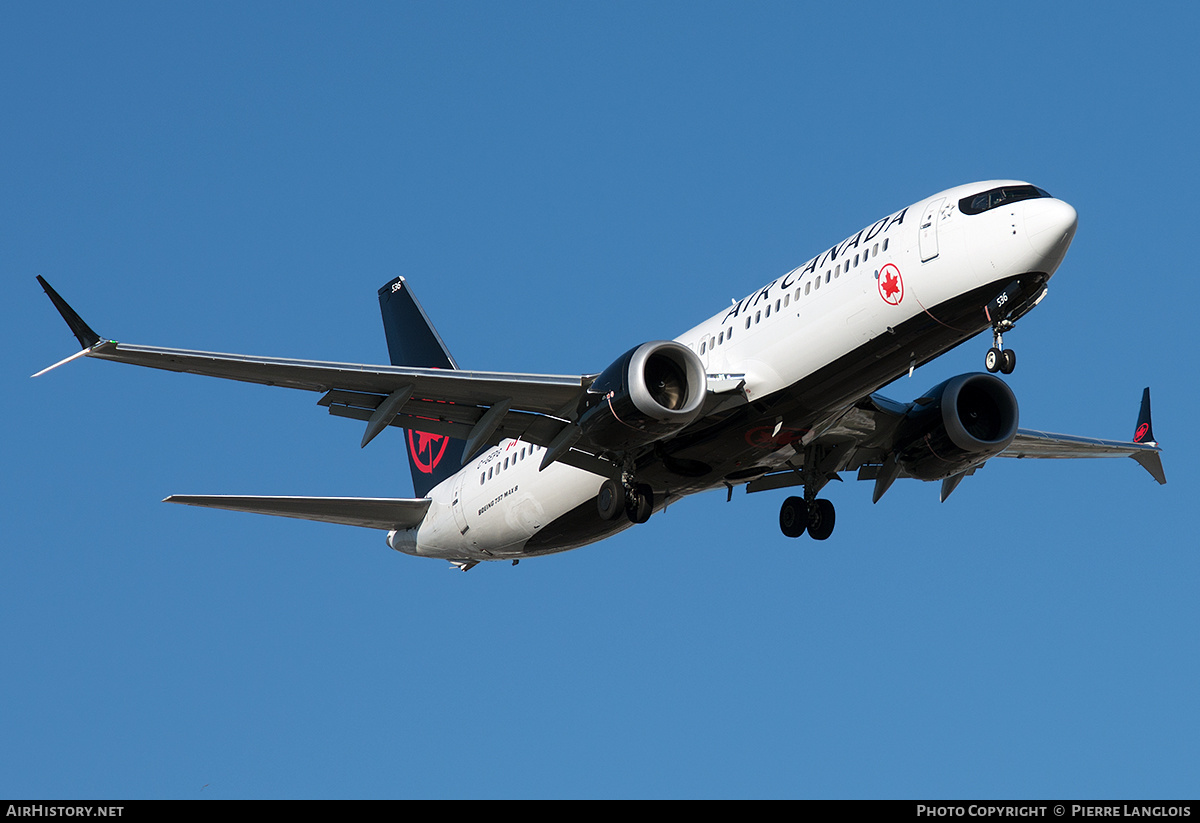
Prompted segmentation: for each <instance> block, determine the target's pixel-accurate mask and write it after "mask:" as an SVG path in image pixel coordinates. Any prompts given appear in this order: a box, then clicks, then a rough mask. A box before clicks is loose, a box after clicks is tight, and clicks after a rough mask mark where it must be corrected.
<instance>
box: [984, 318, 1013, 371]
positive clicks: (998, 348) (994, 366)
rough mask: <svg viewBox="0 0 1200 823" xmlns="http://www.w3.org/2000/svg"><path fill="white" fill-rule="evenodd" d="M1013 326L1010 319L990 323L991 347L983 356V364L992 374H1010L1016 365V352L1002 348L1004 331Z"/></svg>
mask: <svg viewBox="0 0 1200 823" xmlns="http://www.w3.org/2000/svg"><path fill="white" fill-rule="evenodd" d="M1012 327H1013V323H1012V321H1011V320H1001V321H999V322H997V323H994V324H992V347H991V348H990V349H988V352H987V354H986V355H985V356H984V358H983V364H984V365H985V366H986V367H987V370H988V371H990V372H991V373H992V374H995V373H996V372H1001V373H1002V374H1012V373H1013V369H1015V368H1016V367H1017V353H1016V352H1015V351H1013V350H1012V349H1006V348H1004V332H1006V331H1008V330H1009V329H1011V328H1012Z"/></svg>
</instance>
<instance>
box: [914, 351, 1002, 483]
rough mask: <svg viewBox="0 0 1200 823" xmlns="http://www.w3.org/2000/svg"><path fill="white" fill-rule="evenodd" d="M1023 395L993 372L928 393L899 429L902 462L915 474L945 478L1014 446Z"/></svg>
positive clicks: (950, 382)
mask: <svg viewBox="0 0 1200 823" xmlns="http://www.w3.org/2000/svg"><path fill="white" fill-rule="evenodd" d="M1017 418H1018V414H1017V398H1016V396H1015V395H1014V394H1013V392H1012V389H1010V388H1009V387H1008V384H1007V383H1005V382H1004V381H1003V380H1001V379H1000V378H999V377H996V376H994V375H991V374H960V375H959V376H958V377H952V378H950V379H949V380H947V381H946V382H945V383H942V384H941V385H939V386H935V387H934V388H932V389H930V390H929V391H927V392H926V393H925V394H924V396H922V397H921V398H920V399H918V400H917V401H916V402H915V403H914V404H913V405H912V408H911V409H910V410H909V412H908V414H907V415H906V417H905V419H904V422H903V423H901V424H900V428H899V429H898V430H897V436H896V442H897V443H899V444H901V445H900V446H899V447H898V448H897V449H896V459H897V462H899V464H900V465H901V466H902V467H903V468H904V470H905V472H907V473H908V474H909V475H910V476H912V477H916V478H919V479H921V480H942V479H944V478H946V477H951V476H953V475H956V474H959V473H961V472H963V471H966V470H967V469H969V468H971V467H973V466H978V465H979V464H980V463H982V462H984V461H985V460H987V459H989V458H991V457H995V456H996V455H997V454H999V453H1000V452H1002V451H1004V450H1005V449H1006V448H1008V444H1009V443H1011V442H1012V441H1013V438H1014V437H1016V435H1017Z"/></svg>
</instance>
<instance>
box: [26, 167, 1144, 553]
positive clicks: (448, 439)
mask: <svg viewBox="0 0 1200 823" xmlns="http://www.w3.org/2000/svg"><path fill="white" fill-rule="evenodd" d="M1075 226H1076V214H1075V209H1073V208H1072V207H1071V206H1070V205H1068V204H1067V203H1064V202H1063V201H1061V200H1058V199H1056V198H1054V197H1052V196H1050V195H1049V194H1048V193H1047V192H1045V191H1043V190H1042V189H1039V188H1037V187H1036V186H1032V185H1029V184H1028V183H1023V182H1019V181H1009V180H993V181H987V182H982V183H972V184H969V185H965V186H959V187H957V188H953V189H949V190H947V191H943V192H940V193H938V194H935V195H933V196H932V197H929V198H926V199H924V200H922V201H920V202H918V203H915V204H913V205H911V206H908V207H907V208H904V209H901V210H900V211H897V212H895V213H893V214H889V215H888V216H887V217H884V218H882V219H880V220H877V221H876V222H874V223H872V224H871V225H870V226H868V227H866V228H864V229H862V230H861V231H859V232H857V233H855V234H852V235H851V236H850V237H848V238H846V239H845V240H843V241H841V242H840V243H838V244H836V245H834V246H832V247H830V248H829V249H828V250H826V251H823V252H821V253H820V254H818V255H817V256H816V257H813V258H812V259H811V260H809V261H808V262H806V263H804V264H803V265H801V266H798V267H797V268H795V269H793V270H792V271H790V272H788V273H787V274H785V275H783V276H782V277H777V278H776V279H774V280H772V281H771V282H770V283H768V284H767V285H765V286H763V287H762V288H760V289H756V290H755V291H753V292H751V293H750V294H749V295H747V296H746V297H744V298H742V299H741V300H739V301H737V302H735V303H733V304H732V305H731V306H729V307H728V308H725V309H722V310H721V311H719V312H717V313H716V314H714V315H713V316H712V317H710V318H709V319H708V320H705V321H704V322H703V323H701V324H700V325H698V326H696V327H695V328H693V329H691V330H689V331H687V332H684V333H683V334H681V335H679V336H678V337H676V338H675V339H674V340H656V341H651V342H648V343H642V344H641V345H638V346H635V347H634V348H632V349H630V350H629V351H627V352H626V353H625V354H623V355H621V356H620V357H618V358H617V359H616V360H615V361H614V362H613V363H612V365H610V366H609V367H608V368H606V369H604V370H603V371H602V372H600V373H598V374H586V375H567V376H561V375H541V374H515V373H506V372H472V371H463V370H461V369H459V367H458V365H457V364H456V363H455V362H454V359H453V358H452V357H451V356H450V353H449V352H448V350H447V349H446V346H445V344H444V343H443V342H442V339H441V337H440V336H439V335H438V334H437V332H436V331H435V330H434V328H433V326H432V324H431V323H430V322H429V319H428V317H427V316H426V315H425V312H424V311H423V310H422V308H421V306H420V304H419V303H418V302H417V301H416V298H415V297H414V296H413V295H412V292H411V290H410V288H409V286H408V284H407V283H406V282H405V280H404V279H403V278H399V277H398V278H396V279H395V280H393V281H391V282H390V283H388V284H387V285H385V286H384V287H383V288H382V289H380V290H379V300H380V306H381V309H382V313H383V321H384V329H385V332H386V336H387V342H388V349H389V354H390V357H391V361H392V363H393V365H391V366H364V365H353V364H345V363H326V362H317V361H308V360H289V359H283V358H275V357H251V356H245V355H231V354H217V353H212V352H198V351H185V350H181V349H164V348H155V347H151V346H132V345H126V344H123V343H118V342H117V341H115V340H102V339H101V338H100V337H99V336H98V335H97V334H96V333H95V332H94V331H92V329H91V328H90V327H89V326H88V325H87V323H85V322H84V321H83V320H82V319H81V318H80V316H79V315H78V314H77V313H76V312H75V311H74V310H73V309H72V308H71V307H70V306H69V305H67V303H66V302H65V301H64V300H63V299H62V298H61V297H60V296H59V295H58V294H57V293H56V292H55V291H54V290H53V289H52V288H51V287H50V286H49V284H47V283H46V281H45V280H43V279H42V278H41V277H39V278H38V280H39V281H40V282H41V284H42V286H43V288H44V289H45V291H46V293H47V294H48V295H49V297H50V299H51V300H52V301H53V303H54V305H55V307H56V308H57V309H58V311H59V312H60V313H61V314H62V316H63V318H64V319H65V320H66V321H67V324H68V325H69V326H70V328H71V331H72V332H74V334H75V337H76V338H77V339H78V340H79V343H80V345H81V346H82V347H83V349H82V350H81V351H79V352H77V353H76V354H74V355H72V356H71V357H69V358H67V359H66V360H63V361H61V362H60V363H58V364H55V365H56V366H57V365H61V364H62V363H66V362H68V361H69V360H73V359H75V358H76V357H80V356H87V357H96V358H100V359H103V360H116V361H119V362H123V363H133V364H135V365H139V366H150V367H153V368H158V369H166V370H169V371H179V372H190V373H193V374H204V375H209V376H212V377H224V378H229V379H233V380H242V381H247V382H251V383H264V384H268V385H273V386H284V387H287V388H293V389H307V390H309V391H315V392H320V393H321V399H320V401H319V403H320V404H321V405H323V406H326V407H327V408H328V409H329V412H330V414H333V415H336V416H339V417H349V418H354V419H357V420H362V421H365V422H366V431H365V433H364V434H363V438H362V445H363V446H364V447H365V446H366V445H367V443H369V442H371V440H372V439H374V438H375V436H376V435H378V434H379V433H381V432H382V431H383V430H384V429H386V428H388V427H389V426H394V427H397V428H400V429H404V430H406V431H407V437H406V440H407V443H408V453H409V460H410V463H411V468H412V475H413V485H414V490H415V492H416V494H417V495H418V496H417V497H416V498H413V499H397V498H349V497H337V498H329V497H258V496H254V497H235V496H213V495H173V496H171V497H168V498H167V501H168V502H172V503H186V504H189V505H194V506H208V507H212V508H220V509H232V510H236V511H247V512H257V513H260V514H273V515H280V516H283V517H298V518H304V519H308V520H320V521H326V522H331V523H342V524H347V525H352V526H362V527H366V528H373V529H381V530H383V531H386V532H387V543H388V545H389V546H390V547H392V548H393V549H396V550H397V551H401V552H404V553H406V554H412V555H416V556H419V557H436V558H442V559H445V560H449V561H450V562H451V563H452V564H454V565H455V566H457V567H459V568H461V569H463V570H466V569H469V568H471V567H472V566H474V565H476V564H477V563H478V562H480V561H482V560H511V561H513V562H514V563H516V562H517V561H518V560H521V559H524V558H527V557H533V556H537V555H542V554H549V553H552V552H560V551H566V550H567V549H573V548H577V547H579V546H583V545H586V544H588V543H593V542H595V541H597V540H601V539H603V538H605V537H608V536H609V535H611V534H614V533H615V532H618V531H620V530H622V529H625V528H628V527H629V526H631V525H632V524H635V523H643V522H645V521H646V520H647V519H648V518H649V517H650V516H651V514H652V513H653V512H654V511H656V510H658V509H661V508H664V507H665V506H666V505H667V504H668V503H671V502H673V501H675V500H678V499H679V498H682V497H684V496H686V495H689V494H694V493H696V492H702V491H707V490H710V489H722V488H724V489H727V490H728V494H729V495H732V494H733V489H734V487H735V486H741V485H744V486H746V489H747V491H749V492H759V491H766V490H769V489H782V488H787V487H802V489H803V491H802V494H801V495H799V496H792V497H788V498H787V499H786V500H785V501H784V502H783V505H782V507H781V509H780V512H779V525H780V528H781V530H782V531H783V533H784V534H785V535H787V536H788V537H799V536H800V535H802V534H804V533H805V532H806V531H807V532H808V534H809V535H810V536H812V537H814V538H816V539H818V540H824V539H826V538H828V537H829V536H830V534H831V533H832V531H833V526H834V508H833V505H832V504H831V503H830V502H829V501H828V500H825V499H820V498H818V497H817V495H818V494H819V493H820V491H821V489H822V487H823V486H824V485H825V484H826V483H828V482H829V481H830V480H832V479H838V478H839V475H840V474H841V473H843V472H856V473H857V476H858V479H860V480H873V481H874V495H873V497H874V500H876V501H878V500H879V498H880V497H882V496H883V494H884V493H885V492H887V490H888V488H889V487H890V486H891V485H892V483H893V482H894V481H895V480H896V479H897V478H902V477H911V478H916V479H918V480H926V481H935V480H936V481H940V482H941V498H942V499H943V500H944V499H945V498H946V497H947V496H948V495H949V494H950V493H951V492H953V491H954V489H955V488H956V487H957V486H958V484H959V483H960V482H962V480H963V478H965V477H967V476H969V475H971V474H973V473H974V471H975V470H976V469H977V468H979V467H980V466H981V465H983V463H984V462H986V461H987V460H989V459H991V458H993V457H1044V458H1066V457H1132V458H1133V459H1134V460H1136V461H1137V462H1138V463H1139V464H1141V465H1142V466H1143V467H1144V468H1145V469H1146V470H1147V471H1148V472H1149V473H1150V474H1151V475H1152V476H1153V477H1154V479H1155V480H1157V481H1158V482H1159V483H1165V482H1166V477H1165V475H1164V473H1163V468H1162V462H1161V460H1160V456H1159V455H1160V450H1159V448H1158V445H1157V443H1156V442H1155V440H1154V435H1153V432H1152V430H1151V422H1150V390H1149V389H1147V390H1146V391H1145V393H1144V394H1143V396H1142V406H1141V413H1140V416H1139V418H1138V421H1137V428H1136V431H1135V433H1134V436H1133V440H1132V441H1129V442H1125V441H1110V440H1096V439H1093V438H1087V437H1076V436H1068V435H1060V434H1048V433H1045V432H1040V431H1032V430H1029V429H1022V428H1018V423H1017V401H1016V398H1015V397H1014V395H1013V392H1012V390H1011V389H1010V388H1009V387H1008V385H1007V384H1006V383H1005V382H1004V381H1003V380H1002V379H1001V378H1000V377H998V376H996V372H1000V373H1003V374H1009V373H1011V372H1012V370H1013V369H1014V368H1015V366H1016V356H1015V354H1014V352H1013V350H1012V349H1011V348H1006V347H1005V346H1004V338H1003V335H1004V334H1005V333H1007V332H1008V331H1009V330H1010V329H1012V328H1013V324H1014V323H1015V322H1016V321H1017V320H1018V319H1020V318H1021V317H1022V316H1024V315H1025V314H1026V313H1027V312H1029V311H1030V310H1031V309H1033V308H1034V307H1035V306H1036V305H1037V304H1038V303H1039V302H1040V301H1041V300H1042V298H1043V297H1045V295H1046V284H1047V282H1048V281H1049V280H1050V278H1051V276H1053V274H1054V272H1055V271H1056V270H1057V269H1058V267H1059V264H1060V263H1062V261H1063V257H1064V256H1065V255H1066V252H1067V247H1068V246H1069V245H1070V244H1071V239H1072V238H1073V237H1074V235H1075ZM989 329H990V330H991V333H992V347H991V348H990V349H989V350H988V351H987V354H986V357H985V365H986V367H987V370H988V372H990V373H976V374H963V375H959V376H958V377H952V378H950V379H949V380H947V381H945V382H944V383H941V384H939V385H937V386H935V387H933V388H931V389H929V390H928V391H927V392H925V393H924V394H922V395H921V396H920V397H918V398H916V399H915V400H913V401H912V402H910V403H898V402H896V401H893V400H889V399H887V398H885V397H882V396H880V395H878V394H875V393H874V392H875V391H876V390H878V389H879V388H880V387H881V386H883V385H885V384H887V383H889V382H890V381H892V380H895V379H896V378H897V377H900V376H901V375H903V374H905V373H906V372H907V373H911V371H912V369H914V368H915V367H917V366H920V365H922V364H923V363H926V362H928V361H929V360H932V359H933V358H935V357H937V356H938V355H940V354H942V353H943V352H946V351H948V350H949V349H951V348H954V347H955V346H957V345H959V344H960V343H963V342H965V341H967V340H970V339H971V338H973V337H975V336H976V335H978V334H980V333H981V332H984V331H987V330H989ZM50 368H54V366H51V367H50ZM49 370H50V369H46V370H44V371H43V372H39V374H44V373H45V371H49ZM35 376H37V375H35Z"/></svg>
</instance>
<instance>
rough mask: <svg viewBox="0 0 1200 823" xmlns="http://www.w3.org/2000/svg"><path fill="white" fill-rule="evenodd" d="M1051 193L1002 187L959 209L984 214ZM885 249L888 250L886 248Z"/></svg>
mask: <svg viewBox="0 0 1200 823" xmlns="http://www.w3.org/2000/svg"><path fill="white" fill-rule="evenodd" d="M1050 196H1051V194H1050V192H1048V191H1046V190H1045V189H1039V188H1038V187H1037V186H1001V187H1000V188H998V189H992V190H991V191H985V192H983V193H982V194H973V195H971V196H970V197H964V198H963V199H962V200H959V201H958V208H959V210H960V211H962V213H963V214H982V213H983V212H985V211H988V210H990V209H995V208H999V207H1000V206H1006V205H1008V204H1009V203H1017V202H1020V201H1021V200H1035V199H1037V198H1039V197H1050ZM884 248H887V247H886V246H884Z"/></svg>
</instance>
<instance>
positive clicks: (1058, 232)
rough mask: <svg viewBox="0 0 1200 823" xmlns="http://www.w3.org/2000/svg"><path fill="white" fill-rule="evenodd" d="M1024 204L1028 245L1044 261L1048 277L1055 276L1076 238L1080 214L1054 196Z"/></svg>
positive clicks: (1042, 262)
mask: <svg viewBox="0 0 1200 823" xmlns="http://www.w3.org/2000/svg"><path fill="white" fill-rule="evenodd" d="M1023 205H1024V206H1025V235H1026V237H1028V238H1029V244H1030V245H1031V246H1033V251H1034V253H1035V254H1036V255H1037V256H1038V257H1039V258H1041V264H1040V266H1041V268H1042V269H1043V270H1045V271H1046V272H1047V273H1048V274H1054V271H1055V270H1056V269H1057V268H1058V267H1059V264H1061V263H1062V261H1063V258H1064V257H1065V256H1066V254H1067V247H1068V246H1070V245H1071V240H1072V239H1073V238H1074V237H1075V227H1076V226H1077V225H1078V224H1079V215H1078V213H1076V211H1075V209H1074V208H1073V207H1072V206H1071V204H1069V203H1064V202H1063V201H1061V200H1055V199H1054V198H1052V197H1045V198H1039V199H1037V200H1027V201H1025V203H1024V204H1023Z"/></svg>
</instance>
